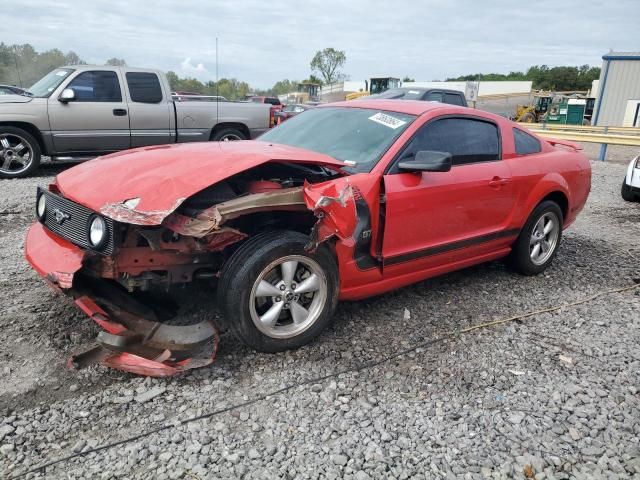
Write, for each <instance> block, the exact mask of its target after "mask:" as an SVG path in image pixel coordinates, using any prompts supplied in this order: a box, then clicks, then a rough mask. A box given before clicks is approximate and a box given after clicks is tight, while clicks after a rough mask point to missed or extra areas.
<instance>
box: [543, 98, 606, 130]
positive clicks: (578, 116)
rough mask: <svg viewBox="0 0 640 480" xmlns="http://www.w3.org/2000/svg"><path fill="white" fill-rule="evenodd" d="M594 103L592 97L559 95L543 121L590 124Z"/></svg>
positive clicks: (563, 123)
mask: <svg viewBox="0 0 640 480" xmlns="http://www.w3.org/2000/svg"><path fill="white" fill-rule="evenodd" d="M594 103H595V99H593V98H575V97H561V98H560V99H559V101H558V102H554V103H553V104H552V105H551V107H550V108H549V111H548V112H547V116H546V119H545V121H546V122H547V123H554V124H561V125H591V115H592V114H593V105H594Z"/></svg>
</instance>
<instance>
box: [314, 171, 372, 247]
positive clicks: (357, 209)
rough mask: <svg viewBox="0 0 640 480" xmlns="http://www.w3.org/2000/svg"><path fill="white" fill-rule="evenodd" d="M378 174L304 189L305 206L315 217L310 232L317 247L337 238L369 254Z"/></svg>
mask: <svg viewBox="0 0 640 480" xmlns="http://www.w3.org/2000/svg"><path fill="white" fill-rule="evenodd" d="M380 180H381V176H380V175H376V176H373V175H370V174H367V175H362V174H359V175H353V176H350V177H343V178H339V179H336V180H332V181H330V182H324V183H321V184H315V185H310V184H306V185H305V187H304V196H305V202H306V204H307V207H308V208H309V209H310V210H312V211H313V212H314V214H315V215H316V217H318V222H317V223H316V226H315V227H314V232H313V233H312V243H315V244H316V245H317V244H318V243H321V242H324V241H326V240H328V239H329V238H331V237H334V236H335V237H338V238H339V239H340V240H342V241H343V242H347V243H349V244H350V245H353V246H355V247H356V248H361V247H362V245H365V246H366V248H365V250H367V252H368V253H373V251H372V248H373V247H372V245H373V243H372V240H373V239H375V238H377V231H378V226H379V214H380Z"/></svg>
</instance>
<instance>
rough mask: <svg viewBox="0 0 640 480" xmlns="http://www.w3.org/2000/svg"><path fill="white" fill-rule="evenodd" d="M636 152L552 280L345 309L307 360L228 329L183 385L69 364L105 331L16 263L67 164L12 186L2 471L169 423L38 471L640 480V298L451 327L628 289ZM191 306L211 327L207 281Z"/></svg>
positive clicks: (636, 212) (0, 375)
mask: <svg viewBox="0 0 640 480" xmlns="http://www.w3.org/2000/svg"><path fill="white" fill-rule="evenodd" d="M585 151H587V153H588V154H589V155H590V156H591V157H592V158H593V157H594V156H595V155H597V148H593V151H592V149H591V148H589V147H587V148H585ZM633 154H634V152H632V151H631V150H630V149H624V148H622V149H614V148H612V149H610V151H609V156H610V157H612V158H609V160H613V161H612V162H610V163H600V162H594V163H593V169H594V171H593V174H594V175H593V191H592V194H591V197H590V199H589V202H588V204H587V207H586V208H585V211H584V212H583V213H582V215H581V217H580V218H579V220H578V221H577V222H576V224H575V225H573V226H572V227H571V228H570V229H569V230H568V231H566V232H565V236H564V239H563V243H562V246H561V249H560V252H559V254H558V257H557V259H556V261H555V262H554V264H553V266H552V267H551V268H550V269H549V270H548V271H547V272H546V273H545V274H544V275H541V276H538V277H521V276H518V275H516V274H514V273H512V272H510V271H509V270H508V269H507V268H506V267H505V266H504V265H503V264H502V263H501V262H494V263H490V264H486V265H482V266H478V267H475V268H471V269H467V270H464V271H462V272H457V273H453V274H449V275H445V276H443V277H440V278H437V279H433V280H430V281H426V282H422V283H419V284H416V285H413V286H411V287H407V288H404V289H401V290H398V291H396V292H393V293H389V294H386V295H382V296H379V297H376V298H373V299H369V300H366V301H361V302H354V303H342V304H340V305H339V307H338V311H337V315H336V320H335V323H334V325H333V327H332V328H330V329H329V330H328V331H326V332H325V333H324V334H323V335H322V336H321V337H320V338H319V339H318V340H317V341H315V342H314V343H313V344H311V345H309V346H307V347H305V348H302V349H300V350H298V351H294V352H287V353H282V354H276V355H267V354H258V353H255V352H252V351H250V350H248V349H246V348H244V347H242V346H241V345H239V343H238V342H236V341H235V340H234V339H233V338H231V337H228V336H223V339H222V342H221V343H222V347H221V351H220V352H219V358H218V360H217V361H216V362H215V363H214V364H213V365H212V366H211V367H208V368H204V369H201V370H197V371H192V372H190V373H188V374H186V375H184V376H182V377H179V378H171V379H150V378H146V379H145V378H140V377H135V376H133V375H128V374H124V373H120V372H116V371H113V370H107V369H105V368H102V367H92V368H89V369H86V370H82V371H80V372H78V371H69V370H67V369H66V368H65V367H64V362H65V359H66V358H67V357H68V355H69V354H70V353H71V352H74V351H78V350H81V349H82V348H84V347H86V346H88V345H89V344H90V343H91V340H92V339H93V337H94V336H95V334H96V332H97V329H96V328H95V327H94V326H93V325H91V322H90V321H88V320H86V319H85V318H83V316H82V315H80V314H78V313H77V312H76V309H75V308H73V307H72V306H71V305H69V303H68V302H67V301H65V300H64V299H63V298H61V297H58V296H56V295H54V294H53V293H52V292H50V291H49V290H48V289H47V288H46V287H45V286H44V285H43V283H42V282H41V281H40V279H39V278H38V277H37V276H36V274H35V273H33V272H32V271H31V269H30V268H29V267H28V266H27V264H26V262H25V261H24V260H23V259H22V244H23V238H24V233H25V229H26V227H27V225H28V224H29V223H30V222H31V221H32V203H33V194H34V190H35V187H36V185H46V184H47V183H48V182H49V181H50V180H51V178H52V175H54V174H55V173H57V172H58V171H59V169H60V167H51V166H50V167H48V168H44V169H43V170H42V171H41V176H39V177H33V178H28V179H24V180H17V181H0V192H2V199H0V242H1V244H2V248H1V249H0V305H1V306H2V308H1V311H0V337H1V338H2V339H3V340H4V342H3V343H2V344H0V359H2V361H3V362H2V366H0V381H2V384H3V388H2V390H0V415H1V417H0V477H4V478H15V477H17V476H20V475H21V474H22V473H23V472H25V471H27V470H30V469H33V468H34V467H36V466H39V465H42V464H43V463H47V462H50V461H53V460H56V459H60V458H63V457H66V456H69V455H73V454H74V453H77V452H87V451H88V450H91V449H93V448H95V447H98V446H102V445H106V444H109V443H112V442H118V441H120V440H124V439H126V438H129V437H134V436H136V435H139V434H142V433H144V432H150V431H152V430H154V429H160V430H159V431H156V432H155V433H149V434H147V435H144V436H142V437H140V438H137V439H134V440H131V441H129V442H126V443H122V444H119V445H116V446H113V447H111V448H105V449H102V450H99V451H96V452H92V453H88V454H86V455H82V456H79V457H76V458H72V459H69V460H67V461H64V462H61V463H58V464H56V465H53V466H51V467H49V468H47V469H46V470H45V471H42V470H41V471H38V472H36V473H30V474H28V475H26V477H27V478H65V479H66V478H101V479H110V478H144V479H165V478H170V479H178V478H192V479H208V478H211V479H213V478H260V479H262V478H351V479H356V480H364V479H367V478H395V479H403V478H471V479H475V478H525V476H527V477H533V476H534V475H535V478H536V479H554V478H556V479H561V478H603V479H604V478H607V479H615V478H640V349H638V344H640V288H635V289H632V290H628V291H625V292H620V293H610V294H606V295H602V296H599V297H597V298H595V299H593V300H591V301H589V302H587V303H583V304H580V305H577V306H571V307H564V308H562V309H560V310H555V311H552V312H549V313H544V314H537V315H533V316H531V317H528V318H526V319H522V320H519V321H516V322H512V323H507V324H503V325H499V326H496V327H493V328H489V329H482V330H475V331H473V332H470V333H458V334H455V333H454V334H453V335H450V332H456V331H457V332H460V330H461V329H464V328H466V327H469V326H472V325H478V324H481V323H484V322H488V321H492V320H497V319H502V318H505V317H509V316H512V315H515V314H518V313H525V312H530V311H534V310H539V309H545V308H549V307H553V306H556V305H563V304H566V303H569V302H574V301H577V300H580V299H584V298H586V297H589V296H590V295H593V294H595V293H598V292H603V291H605V290H608V289H613V288H617V287H626V286H630V285H634V279H637V278H638V277H640V241H638V238H640V204H629V203H625V202H623V201H622V199H621V198H620V183H621V180H622V176H623V174H624V170H625V167H624V166H623V165H621V164H620V163H626V162H628V160H629V158H630V157H631V156H633ZM615 161H617V162H619V163H618V164H616V163H614V162H615ZM181 295H182V296H183V297H185V298H186V299H191V300H192V301H197V302H198V307H193V308H192V309H191V311H190V312H188V313H190V314H192V315H195V316H200V317H202V318H204V317H207V316H215V315H216V313H215V307H214V305H213V299H212V295H210V293H209V291H208V290H207V288H206V286H201V287H200V288H199V289H198V290H196V291H193V292H183V293H181ZM407 313H408V314H407ZM416 345H420V346H419V347H417V348H414V347H416ZM412 348H414V349H413V350H411V349H412ZM407 349H408V350H410V351H408V352H407V353H406V354H404V355H401V356H395V357H393V358H390V359H389V360H388V361H385V362H383V363H379V364H376V365H374V364H370V366H369V367H368V368H364V369H361V368H358V366H360V365H363V364H366V363H367V362H376V361H378V360H380V359H382V358H383V357H387V356H393V354H394V353H395V352H400V351H403V350H407ZM340 371H342V372H343V373H340V374H337V375H335V376H333V377H329V378H324V379H321V380H314V379H317V378H320V377H323V376H326V375H328V374H331V373H332V372H340ZM300 382H304V385H301V386H293V387H291V388H286V389H285V390H284V391H282V392H280V393H274V392H277V391H278V390H280V389H283V388H285V387H288V386H291V385H296V384H298V383H300ZM253 399H257V401H255V402H251V401H252V400H253ZM242 404H245V405H244V406H240V407H238V408H233V409H229V407H232V406H234V405H242ZM215 411H218V412H220V413H218V414H215V415H209V416H207V417H206V418H202V419H199V420H198V419H197V418H198V417H199V416H201V415H204V414H207V415H208V414H209V413H210V412H215ZM189 419H191V420H189Z"/></svg>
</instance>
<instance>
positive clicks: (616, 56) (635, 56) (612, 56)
mask: <svg viewBox="0 0 640 480" xmlns="http://www.w3.org/2000/svg"><path fill="white" fill-rule="evenodd" d="M602 59H603V60H640V52H609V53H606V54H604V55H603V56H602Z"/></svg>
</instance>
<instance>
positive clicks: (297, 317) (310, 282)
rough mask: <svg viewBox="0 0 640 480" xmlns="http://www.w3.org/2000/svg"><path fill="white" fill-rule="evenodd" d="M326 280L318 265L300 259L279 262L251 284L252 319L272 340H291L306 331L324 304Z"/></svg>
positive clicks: (293, 257) (250, 306) (283, 258)
mask: <svg viewBox="0 0 640 480" xmlns="http://www.w3.org/2000/svg"><path fill="white" fill-rule="evenodd" d="M327 291H328V289H327V279H326V276H325V274H324V271H323V270H322V268H321V267H320V265H319V264H318V263H317V262H316V261H315V260H313V259H311V258H309V257H305V256H302V255H290V256H286V257H282V258H279V259H277V260H275V261H273V262H271V263H270V264H269V265H267V266H266V267H265V268H264V269H263V270H262V272H260V274H259V275H258V278H257V279H256V281H255V282H254V285H253V288H252V289H251V296H250V299H249V302H250V305H249V311H250V313H251V319H252V320H253V323H254V325H255V326H256V328H257V329H258V330H260V331H261V332H262V333H264V334H265V335H267V336H269V337H272V338H291V337H295V336H297V335H300V334H301V333H302V332H304V331H305V330H307V329H309V328H310V327H311V326H312V325H313V324H314V323H315V322H316V320H318V318H319V317H320V315H321V313H322V311H323V308H324V305H325V303H326V301H327Z"/></svg>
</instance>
